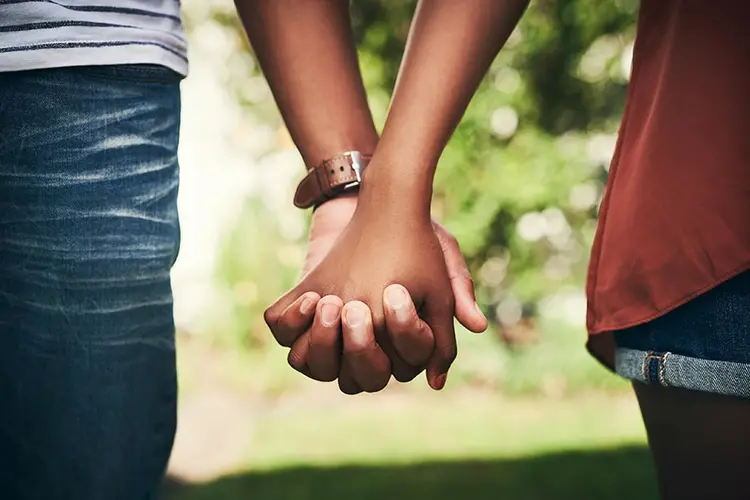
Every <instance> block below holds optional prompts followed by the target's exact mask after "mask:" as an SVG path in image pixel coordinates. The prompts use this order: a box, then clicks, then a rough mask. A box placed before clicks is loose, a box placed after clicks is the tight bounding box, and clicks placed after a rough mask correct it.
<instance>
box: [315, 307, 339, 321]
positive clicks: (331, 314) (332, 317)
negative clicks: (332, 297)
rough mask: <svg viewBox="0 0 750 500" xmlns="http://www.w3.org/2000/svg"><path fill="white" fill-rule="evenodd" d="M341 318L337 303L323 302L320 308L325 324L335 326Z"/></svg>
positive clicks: (321, 319)
mask: <svg viewBox="0 0 750 500" xmlns="http://www.w3.org/2000/svg"><path fill="white" fill-rule="evenodd" d="M338 319H339V306H338V305H336V304H331V303H328V304H323V307H322V308H321V310H320V321H321V322H322V323H323V326H333V325H334V324H335V323H336V322H337V321H338Z"/></svg>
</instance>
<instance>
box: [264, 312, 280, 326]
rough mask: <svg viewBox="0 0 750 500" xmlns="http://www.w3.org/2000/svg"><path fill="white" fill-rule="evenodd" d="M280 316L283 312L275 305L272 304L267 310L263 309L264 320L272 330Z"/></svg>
mask: <svg viewBox="0 0 750 500" xmlns="http://www.w3.org/2000/svg"><path fill="white" fill-rule="evenodd" d="M280 318H281V313H280V312H279V311H278V310H277V309H276V308H275V307H274V306H270V307H269V308H267V309H266V310H265V311H263V320H264V321H265V322H266V325H268V327H269V328H270V329H271V330H273V329H274V328H275V327H276V325H277V324H278V323H279V319H280Z"/></svg>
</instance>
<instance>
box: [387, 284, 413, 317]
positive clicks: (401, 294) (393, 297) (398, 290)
mask: <svg viewBox="0 0 750 500" xmlns="http://www.w3.org/2000/svg"><path fill="white" fill-rule="evenodd" d="M385 299H386V301H387V302H388V305H389V306H390V307H391V309H393V312H395V313H396V318H397V319H398V320H399V321H408V319H409V296H408V295H407V294H406V290H404V289H403V288H402V287H400V286H392V287H389V288H388V290H387V291H386V294H385Z"/></svg>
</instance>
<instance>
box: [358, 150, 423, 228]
mask: <svg viewBox="0 0 750 500" xmlns="http://www.w3.org/2000/svg"><path fill="white" fill-rule="evenodd" d="M433 172H434V169H429V168H415V167H414V165H413V164H410V163H409V161H408V160H397V159H388V158H387V156H386V155H382V154H381V153H380V151H378V152H377V153H376V155H375V157H373V160H372V161H371V162H370V165H369V166H368V168H367V170H366V171H365V173H364V175H363V178H362V184H361V186H360V189H359V203H360V204H368V205H369V204H372V205H377V206H379V207H381V208H382V207H389V209H390V210H397V209H398V210H403V211H406V212H412V213H413V212H416V213H419V214H422V215H427V216H429V213H430V204H431V202H432V181H433Z"/></svg>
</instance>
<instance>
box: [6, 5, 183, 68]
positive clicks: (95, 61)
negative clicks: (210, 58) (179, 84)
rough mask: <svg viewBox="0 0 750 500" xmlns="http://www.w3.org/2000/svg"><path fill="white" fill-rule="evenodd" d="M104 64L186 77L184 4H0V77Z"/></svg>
mask: <svg viewBox="0 0 750 500" xmlns="http://www.w3.org/2000/svg"><path fill="white" fill-rule="evenodd" d="M105 64H160V65H163V66H167V67H168V68H171V69H173V70H174V71H177V72H178V73H180V74H183V75H185V74H187V66H188V65H187V43H186V41H185V35H184V33H183V30H182V22H181V19H180V0H0V72H7V71H21V70H28V69H43V68H55V67H69V66H94V65H105Z"/></svg>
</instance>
